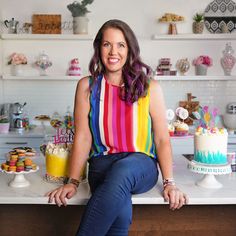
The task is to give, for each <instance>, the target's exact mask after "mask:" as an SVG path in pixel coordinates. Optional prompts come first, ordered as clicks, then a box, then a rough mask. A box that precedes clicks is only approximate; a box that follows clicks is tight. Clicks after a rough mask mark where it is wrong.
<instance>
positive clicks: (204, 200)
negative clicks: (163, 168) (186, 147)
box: [0, 155, 236, 236]
mask: <svg viewBox="0 0 236 236" xmlns="http://www.w3.org/2000/svg"><path fill="white" fill-rule="evenodd" d="M34 162H35V163H37V164H38V165H39V170H38V171H37V172H35V173H31V174H29V175H27V176H26V178H27V179H28V181H29V182H30V186H28V187H23V188H13V187H10V186H9V185H8V184H9V182H10V181H11V179H12V175H8V174H6V173H0V186H1V187H0V223H1V225H6V226H9V227H10V226H11V225H12V221H13V222H14V224H16V225H17V227H19V229H22V230H26V229H24V223H27V232H28V234H23V233H22V232H21V231H19V232H18V231H17V232H18V233H17V232H15V230H14V229H9V227H3V228H2V229H1V235H2V236H4V235H34V236H36V235H57V236H58V235H73V234H74V233H75V231H76V229H77V226H78V224H79V220H80V218H81V215H82V212H83V210H84V205H85V204H86V203H87V201H88V199H89V197H90V191H89V187H88V184H87V183H82V184H81V185H80V186H79V188H78V192H77V194H76V195H75V196H74V197H73V198H72V199H70V200H68V206H67V207H60V208H59V207H57V206H56V205H55V204H53V203H52V204H48V199H47V197H45V194H46V193H47V192H48V191H50V190H52V189H54V188H55V187H56V186H57V185H56V184H53V183H48V182H46V181H45V180H44V175H45V162H44V158H43V157H41V156H39V157H37V158H36V159H35V160H34ZM187 165H188V160H187V159H186V158H185V157H183V156H182V155H178V156H175V157H174V166H173V168H174V176H175V179H176V183H177V185H178V187H179V188H180V189H181V190H182V191H183V192H185V193H187V194H188V196H189V203H188V205H187V206H184V207H183V208H181V209H180V210H176V211H174V212H173V211H171V210H169V208H168V206H167V203H166V202H164V200H163V197H162V193H161V191H162V184H161V176H160V178H159V181H158V183H157V185H156V186H155V187H154V188H153V189H151V190H150V191H149V192H147V193H144V194H138V195H134V196H133V197H132V202H133V206H134V210H133V223H132V226H131V229H130V234H129V235H133V236H135V235H146V234H145V233H150V232H153V234H152V233H150V234H147V235H154V236H155V235H158V234H155V233H157V232H167V231H168V232H174V231H175V235H183V233H186V232H190V231H191V232H192V231H194V232H195V233H196V232H198V233H199V234H202V235H204V233H209V232H218V233H219V232H221V231H222V230H224V235H236V226H235V212H236V184H235V182H236V173H235V172H233V173H231V174H228V175H222V176H216V178H217V180H218V181H219V182H221V183H222V185H223V187H222V188H220V189H207V188H203V187H199V186H197V185H196V184H195V183H196V182H197V181H198V180H199V179H200V178H201V177H202V175H201V174H197V173H193V172H191V171H190V170H188V168H187ZM23 216H24V217H23ZM68 225H70V227H68ZM164 226H165V227H164ZM172 226H173V227H172ZM38 228H40V232H38V233H37V230H36V231H35V229H38ZM58 230H60V232H59V231H58ZM31 232H33V233H32V234H31ZM42 232H43V234H42ZM137 232H139V233H140V234H136V233H137ZM142 232H143V234H142ZM225 232H226V233H225ZM227 233H228V234H227ZM163 235H164V234H163ZM189 235H191V234H189ZM195 235H197V234H195ZM212 235H214V234H212Z"/></svg>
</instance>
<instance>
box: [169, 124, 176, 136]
mask: <svg viewBox="0 0 236 236" xmlns="http://www.w3.org/2000/svg"><path fill="white" fill-rule="evenodd" d="M168 131H169V135H170V136H174V134H175V126H174V125H173V124H172V123H169V124H168Z"/></svg>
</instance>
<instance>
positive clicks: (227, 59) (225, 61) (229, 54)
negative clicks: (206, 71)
mask: <svg viewBox="0 0 236 236" xmlns="http://www.w3.org/2000/svg"><path fill="white" fill-rule="evenodd" d="M233 54H234V50H233V48H232V46H231V43H226V45H225V49H224V51H223V57H222V58H221V65H222V67H223V70H224V74H225V75H231V71H232V69H233V67H234V64H235V60H236V58H235V57H234V56H233Z"/></svg>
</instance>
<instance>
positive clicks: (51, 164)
mask: <svg viewBox="0 0 236 236" xmlns="http://www.w3.org/2000/svg"><path fill="white" fill-rule="evenodd" d="M70 151H71V144H54V143H51V142H49V143H48V144H47V146H46V150H45V158H46V180H48V181H49V182H58V183H60V182H63V181H64V180H65V179H66V177H67V174H68V159H69V155H70Z"/></svg>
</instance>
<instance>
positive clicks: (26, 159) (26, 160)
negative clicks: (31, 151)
mask: <svg viewBox="0 0 236 236" xmlns="http://www.w3.org/2000/svg"><path fill="white" fill-rule="evenodd" d="M24 162H25V165H26V166H31V165H32V163H33V162H32V160H31V159H30V158H25V161H24Z"/></svg>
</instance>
